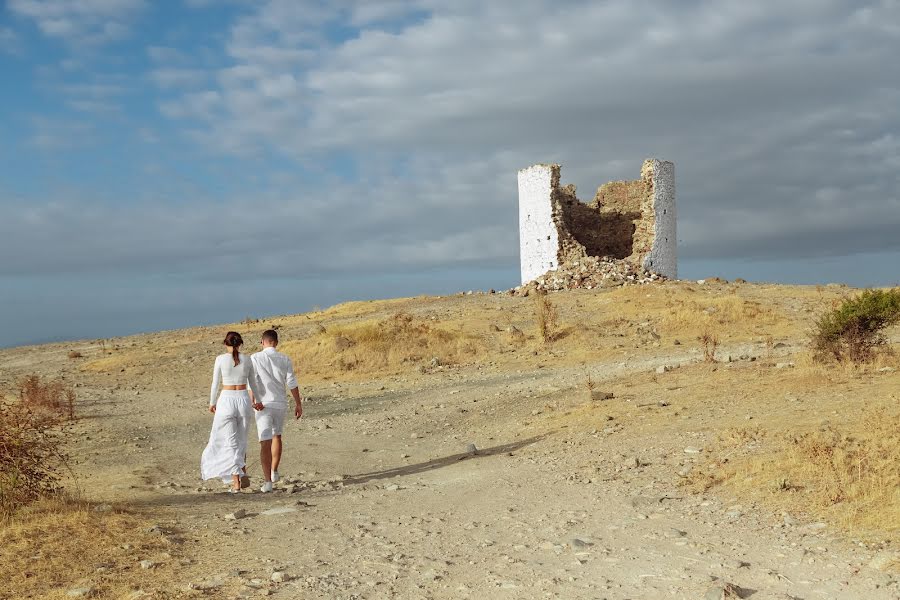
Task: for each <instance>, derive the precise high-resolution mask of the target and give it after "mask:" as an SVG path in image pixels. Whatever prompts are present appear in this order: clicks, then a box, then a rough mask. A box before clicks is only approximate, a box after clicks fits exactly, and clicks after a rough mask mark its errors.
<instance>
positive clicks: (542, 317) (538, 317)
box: [534, 291, 560, 344]
mask: <svg viewBox="0 0 900 600" xmlns="http://www.w3.org/2000/svg"><path fill="white" fill-rule="evenodd" d="M534 316H535V321H536V322H537V328H538V334H539V335H540V338H541V341H543V342H544V343H545V344H549V343H551V342H553V341H554V340H556V339H557V338H558V337H559V334H560V331H559V313H558V312H557V310H556V307H555V306H554V305H553V303H552V302H550V300H549V299H548V298H547V293H546V292H541V291H538V292H535V294H534Z"/></svg>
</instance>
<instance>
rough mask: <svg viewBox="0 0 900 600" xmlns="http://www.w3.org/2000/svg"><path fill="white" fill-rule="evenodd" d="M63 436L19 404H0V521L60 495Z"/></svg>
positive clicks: (30, 410) (28, 408)
mask: <svg viewBox="0 0 900 600" xmlns="http://www.w3.org/2000/svg"><path fill="white" fill-rule="evenodd" d="M63 440H64V434H63V432H62V431H61V430H59V429H58V428H54V427H53V426H52V421H48V420H47V419H46V413H37V412H35V411H34V410H32V409H31V408H30V407H28V406H26V405H22V404H18V403H11V402H3V403H0V520H5V519H8V518H9V517H10V516H12V515H13V513H15V511H16V510H18V509H20V508H22V507H23V506H25V505H27V504H28V503H30V502H34V501H35V500H38V499H40V498H43V497H47V496H50V495H52V494H53V493H55V492H56V491H58V489H59V480H60V470H61V469H62V467H63V466H64V465H65V461H66V456H65V454H64V453H63V451H62V449H61V447H62V442H63Z"/></svg>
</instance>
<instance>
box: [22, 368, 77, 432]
mask: <svg viewBox="0 0 900 600" xmlns="http://www.w3.org/2000/svg"><path fill="white" fill-rule="evenodd" d="M19 400H20V401H21V403H22V405H24V406H25V407H27V408H28V409H30V410H31V411H32V412H34V413H36V414H38V415H43V417H44V419H45V420H47V421H50V422H58V421H64V420H72V419H74V418H75V392H74V390H72V388H70V387H68V386H67V385H66V384H65V383H63V382H62V381H48V382H46V383H45V382H43V381H41V378H40V376H39V375H28V376H27V377H25V378H23V379H22V380H21V381H20V382H19Z"/></svg>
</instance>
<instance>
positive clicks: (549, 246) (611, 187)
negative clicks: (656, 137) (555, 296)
mask: <svg viewBox="0 0 900 600" xmlns="http://www.w3.org/2000/svg"><path fill="white" fill-rule="evenodd" d="M559 171H560V166H559V165H545V164H538V165H533V166H531V167H528V168H527V169H522V170H521V171H519V246H520V249H521V268H522V283H527V282H529V281H531V280H533V279H535V278H536V277H540V276H541V275H543V274H544V273H546V272H547V271H552V270H555V269H557V268H558V267H559V265H560V264H561V263H566V262H571V261H576V260H578V259H579V258H582V257H586V256H596V257H610V258H615V259H620V260H625V261H629V262H632V263H634V264H636V265H639V266H641V267H643V268H645V269H647V270H648V271H652V272H654V273H658V274H660V275H663V276H665V277H669V278H673V279H674V278H675V277H677V275H678V264H677V255H676V238H675V165H673V164H672V163H671V162H667V161H661V160H657V159H648V160H645V161H644V165H643V166H642V167H641V178H640V179H637V180H634V181H614V182H611V183H607V184H604V185H602V186H600V187H599V188H598V189H597V194H596V196H595V197H594V200H593V201H592V202H591V203H590V204H584V203H582V202H580V201H579V200H578V198H577V197H576V196H575V186H574V185H571V184H570V185H566V186H563V187H560V185H559Z"/></svg>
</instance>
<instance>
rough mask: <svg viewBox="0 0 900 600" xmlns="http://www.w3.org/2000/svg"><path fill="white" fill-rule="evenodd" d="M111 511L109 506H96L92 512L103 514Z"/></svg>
mask: <svg viewBox="0 0 900 600" xmlns="http://www.w3.org/2000/svg"><path fill="white" fill-rule="evenodd" d="M111 510H112V506H111V505H109V504H98V505H97V506H95V507H94V512H98V513H104V512H110V511H111Z"/></svg>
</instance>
